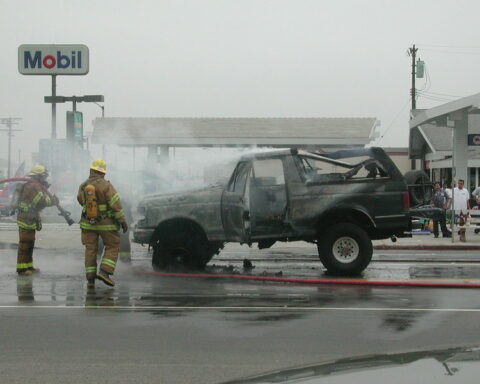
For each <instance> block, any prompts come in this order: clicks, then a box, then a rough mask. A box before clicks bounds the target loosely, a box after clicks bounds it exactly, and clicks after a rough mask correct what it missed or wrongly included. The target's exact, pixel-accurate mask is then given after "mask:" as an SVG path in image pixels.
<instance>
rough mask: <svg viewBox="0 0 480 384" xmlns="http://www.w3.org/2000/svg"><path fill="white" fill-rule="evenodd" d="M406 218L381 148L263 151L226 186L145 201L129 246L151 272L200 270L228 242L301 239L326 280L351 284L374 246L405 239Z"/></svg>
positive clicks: (404, 201) (404, 197)
mask: <svg viewBox="0 0 480 384" xmlns="http://www.w3.org/2000/svg"><path fill="white" fill-rule="evenodd" d="M409 209H410V196H409V191H408V188H407V184H406V182H405V179H404V177H403V175H402V174H401V173H400V171H399V170H398V168H397V167H396V166H395V164H394V163H393V161H392V160H391V159H390V158H389V157H388V155H387V154H386V153H385V151H384V150H383V149H381V148H375V147H374V148H367V149H354V150H342V151H337V152H333V153H330V154H319V153H316V152H308V151H302V150H296V149H289V150H278V151H270V152H260V153H255V154H250V155H246V156H243V157H242V158H241V159H240V160H239V162H238V164H237V165H236V167H235V170H234V171H233V173H232V175H231V177H230V180H229V182H228V183H227V184H226V185H214V186H211V187H208V188H204V189H202V190H195V191H188V192H184V193H180V194H167V195H154V196H149V197H146V198H144V199H143V200H142V201H141V203H140V204H139V207H138V213H139V214H140V216H141V218H140V219H139V220H138V221H137V223H136V224H135V226H134V241H135V242H137V243H143V244H149V245H151V246H152V247H153V258H152V264H153V267H154V268H155V269H162V268H164V267H166V266H168V265H172V264H182V265H185V266H187V267H189V268H192V269H198V268H203V267H204V266H205V265H206V264H207V263H208V261H209V260H210V259H211V258H212V257H213V256H214V255H215V254H217V253H219V251H220V250H221V249H222V248H223V246H224V244H225V243H227V242H236V243H241V244H253V243H257V244H258V247H259V248H268V247H270V246H272V245H273V244H274V243H275V242H277V241H298V240H303V241H307V242H310V243H315V244H316V245H317V247H318V254H319V258H320V261H321V262H322V263H323V265H324V266H325V267H326V268H327V270H328V271H329V272H331V273H334V274H341V275H354V274H358V273H360V272H361V271H363V270H364V269H365V268H366V267H367V266H368V264H369V263H370V260H371V258H372V249H373V247H372V240H373V239H385V238H389V237H392V236H396V237H404V236H407V234H406V233H407V232H408V231H409V229H410V215H409Z"/></svg>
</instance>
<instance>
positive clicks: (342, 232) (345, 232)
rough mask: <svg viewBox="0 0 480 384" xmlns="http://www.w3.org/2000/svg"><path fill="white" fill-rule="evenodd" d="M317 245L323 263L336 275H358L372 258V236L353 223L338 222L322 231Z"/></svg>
mask: <svg viewBox="0 0 480 384" xmlns="http://www.w3.org/2000/svg"><path fill="white" fill-rule="evenodd" d="M317 247H318V256H319V258H320V261H321V262H322V264H323V265H324V266H325V268H327V271H328V272H329V273H332V274H336V275H344V276H351V275H358V274H359V273H361V272H362V271H363V270H364V269H365V268H366V267H367V266H368V264H369V263H370V261H371V260H372V253H373V247H372V241H371V240H370V237H369V236H368V234H367V232H365V231H364V230H363V229H362V228H360V227H359V226H358V225H355V224H351V223H337V224H334V225H332V226H331V227H330V228H328V229H326V230H325V231H323V233H320V234H319V236H318V241H317Z"/></svg>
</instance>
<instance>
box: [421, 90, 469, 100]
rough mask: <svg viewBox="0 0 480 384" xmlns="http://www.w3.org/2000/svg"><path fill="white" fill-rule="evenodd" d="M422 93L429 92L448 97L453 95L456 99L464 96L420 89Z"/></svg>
mask: <svg viewBox="0 0 480 384" xmlns="http://www.w3.org/2000/svg"><path fill="white" fill-rule="evenodd" d="M420 92H422V93H428V94H433V95H437V96H447V97H453V98H456V99H459V98H460V97H463V96H458V95H451V94H449V93H439V92H432V91H422V90H421V91H420Z"/></svg>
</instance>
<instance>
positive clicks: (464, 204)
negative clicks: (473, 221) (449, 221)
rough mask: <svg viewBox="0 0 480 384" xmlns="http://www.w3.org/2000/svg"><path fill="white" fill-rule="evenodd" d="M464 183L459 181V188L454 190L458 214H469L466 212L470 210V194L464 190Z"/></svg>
mask: <svg viewBox="0 0 480 384" xmlns="http://www.w3.org/2000/svg"><path fill="white" fill-rule="evenodd" d="M463 184H464V181H463V180H458V187H455V188H454V189H453V206H452V209H454V210H455V211H456V212H458V211H463V213H467V212H466V211H467V210H468V209H470V204H469V202H468V200H469V199H470V193H469V192H468V191H467V190H466V188H463Z"/></svg>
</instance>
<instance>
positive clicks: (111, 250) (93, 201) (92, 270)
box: [77, 159, 128, 288]
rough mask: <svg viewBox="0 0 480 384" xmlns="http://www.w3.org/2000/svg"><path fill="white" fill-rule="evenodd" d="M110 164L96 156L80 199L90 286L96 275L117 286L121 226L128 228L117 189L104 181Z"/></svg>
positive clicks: (93, 284) (79, 191) (81, 222)
mask: <svg viewBox="0 0 480 384" xmlns="http://www.w3.org/2000/svg"><path fill="white" fill-rule="evenodd" d="M106 168H107V165H106V163H105V160H102V159H97V160H94V161H93V162H92V165H91V166H90V177H89V178H88V179H87V180H86V181H85V182H83V183H82V184H81V185H80V188H79V190H78V195H77V200H78V202H79V203H80V205H81V206H82V207H83V210H82V219H81V220H80V228H81V229H82V244H83V245H84V246H85V274H86V277H87V286H88V287H89V288H93V287H94V286H95V278H97V279H99V280H102V281H103V282H104V283H105V284H107V285H109V286H112V287H113V286H114V285H115V281H113V280H112V278H111V277H110V275H113V273H114V271H115V266H116V264H117V259H118V252H119V249H120V235H119V233H118V230H119V227H120V226H121V227H122V230H123V233H126V232H127V231H128V225H127V222H126V221H125V214H124V212H123V209H122V205H121V203H120V196H119V195H118V193H117V191H116V190H115V188H114V187H113V185H112V184H110V182H109V181H107V180H105V178H104V177H105V173H106ZM99 237H101V239H102V241H103V243H104V245H105V251H104V254H103V258H102V261H101V263H100V268H99V270H98V271H97V250H98V238H99Z"/></svg>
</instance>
